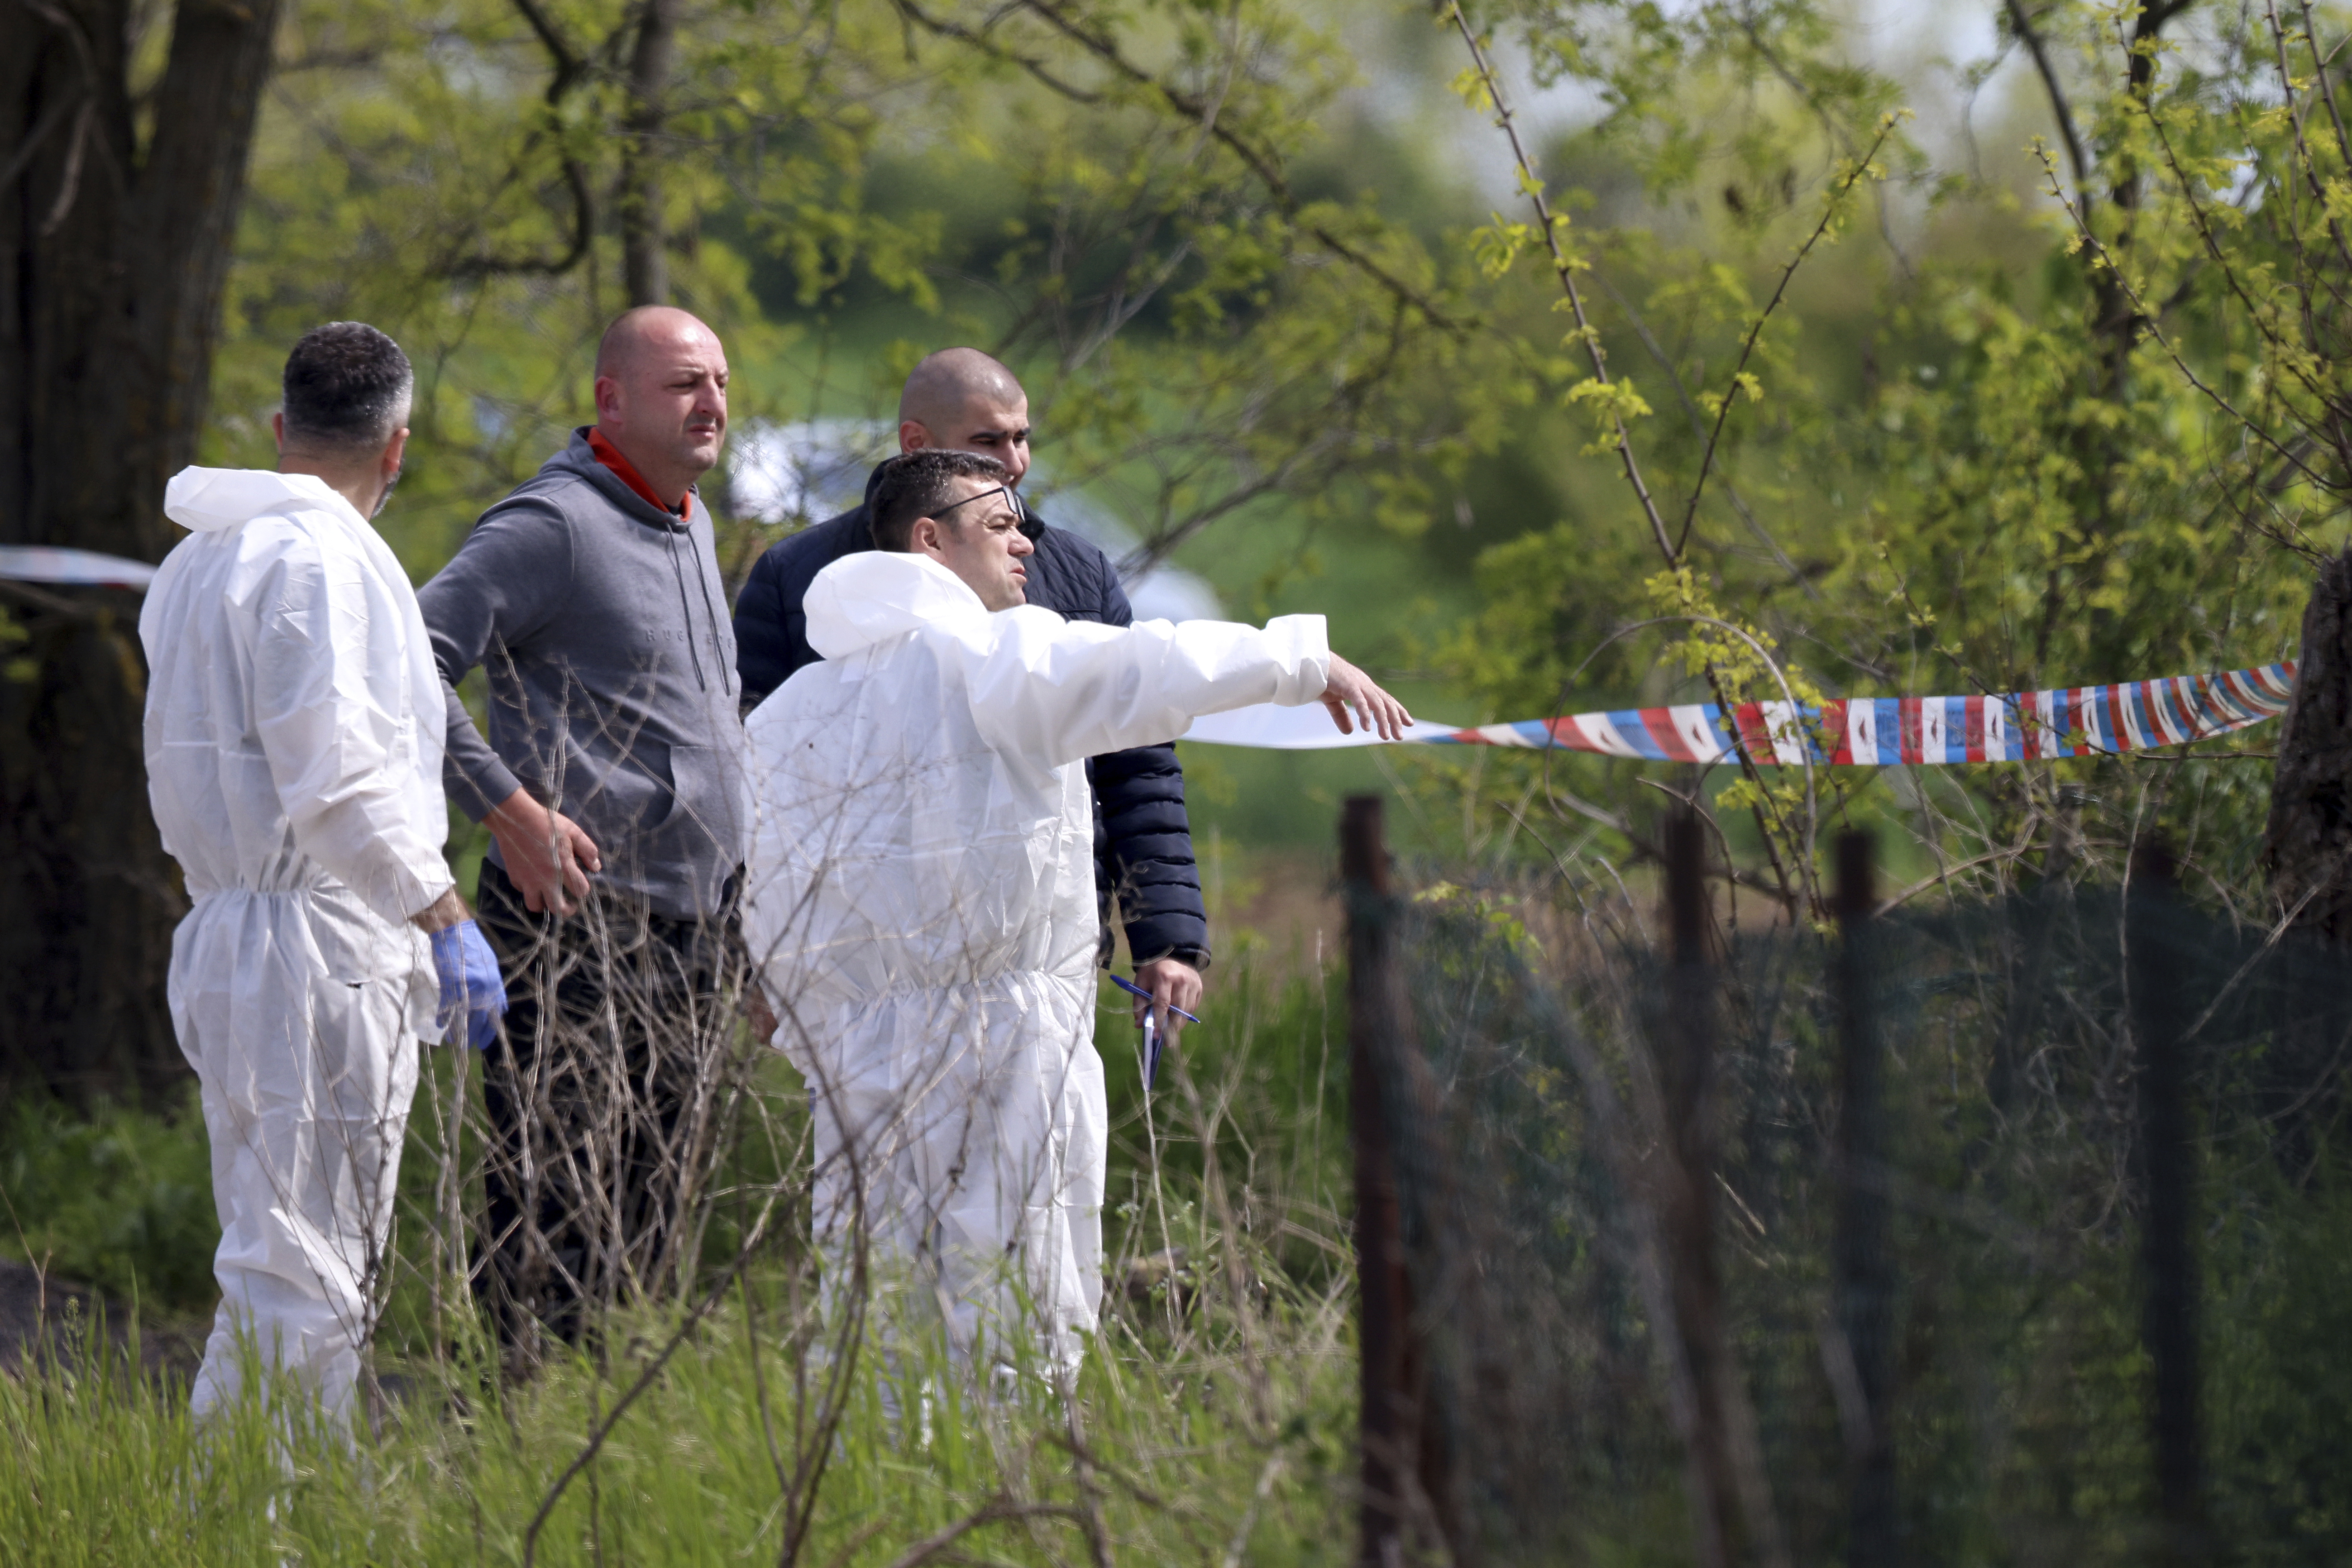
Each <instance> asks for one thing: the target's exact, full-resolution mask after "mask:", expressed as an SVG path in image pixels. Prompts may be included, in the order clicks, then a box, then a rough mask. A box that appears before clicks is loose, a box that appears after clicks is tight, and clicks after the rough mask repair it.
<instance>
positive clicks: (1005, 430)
mask: <svg viewBox="0 0 2352 1568" xmlns="http://www.w3.org/2000/svg"><path fill="white" fill-rule="evenodd" d="M927 447H940V448H945V449H948V450H950V451H959V452H975V453H978V454H979V455H981V456H982V457H985V458H995V459H996V460H997V461H998V462H999V463H1002V464H1003V465H1004V469H1005V472H1006V474H1007V475H1008V476H1009V477H1010V479H1011V480H1012V483H1013V485H1014V486H1015V487H1018V486H1019V485H1020V483H1021V480H1022V479H1023V477H1024V476H1025V475H1026V474H1027V473H1028V471H1029V395H1028V394H1027V393H1025V392H1024V391H1023V390H1022V389H1021V383H1020V382H1019V380H1018V379H1016V378H1015V377H1014V376H1013V373H1012V372H1011V371H1010V370H1007V369H1006V368H1005V367H1004V366H1003V364H1001V363H998V362H997V361H995V360H994V359H992V358H990V357H989V356H988V355H987V354H984V353H981V352H980V350H978V349H972V348H950V349H941V350H940V351H939V352H938V353H934V354H931V355H930V356H929V357H928V358H926V359H925V360H924V361H923V362H922V363H920V364H918V365H917V366H916V367H915V369H914V371H913V373H912V374H909V375H908V377H907V384H906V387H905V389H904V390H903V391H902V392H901V393H900V394H899V395H898V449H899V450H900V451H901V452H918V451H921V450H924V449H925V448H927ZM878 472H879V470H877V473H878ZM1016 496H1017V489H1016ZM871 500H873V484H872V482H871V481H868V483H867V486H866V501H867V502H870V501H871ZM1020 507H1021V531H1022V532H1023V533H1024V534H1026V535H1027V536H1028V537H1029V541H1030V542H1031V543H1032V544H1033V545H1034V546H1035V552H1034V554H1032V555H1030V556H1028V557H1027V558H1026V559H1025V560H1024V562H1023V565H1024V567H1026V568H1027V572H1028V582H1027V584H1026V588H1025V593H1026V595H1027V600H1026V602H1027V603H1029V604H1032V605H1042V606H1044V607H1045V608H1046V609H1049V610H1052V611H1055V613H1057V614H1059V615H1060V616H1062V617H1063V618H1064V619H1065V620H1071V621H1095V622H1099V623H1101V624H1103V625H1105V626H1128V625H1130V624H1131V623H1132V622H1133V621H1134V619H1135V612H1134V610H1133V609H1132V608H1130V607H1129V605H1128V602H1127V594H1126V592H1125V591H1124V590H1123V589H1122V588H1120V586H1119V583H1118V572H1117V571H1116V570H1114V569H1113V568H1112V566H1111V563H1109V561H1108V560H1107V559H1105V558H1104V556H1103V552H1101V551H1099V550H1097V549H1096V548H1095V547H1094V546H1093V545H1091V544H1089V543H1087V542H1086V541H1085V540H1083V539H1080V538H1079V537H1078V536H1077V535H1076V534H1074V533H1070V532H1068V531H1065V530H1062V529H1058V528H1049V527H1047V526H1046V524H1045V519H1043V518H1041V517H1039V516H1038V515H1037V513H1036V510H1035V509H1034V508H1032V507H1031V506H1030V505H1029V503H1028V501H1027V500H1025V499H1024V500H1020ZM866 519H867V508H866V503H860V504H859V505H858V506H856V507H854V508H852V509H851V510H848V511H845V512H843V513H842V514H841V515H840V516H839V517H835V518H832V519H829V520H827V521H824V522H821V523H818V524H817V525H815V526H814V527H813V528H809V529H805V530H803V531H801V532H799V533H796V534H794V535H793V536H792V537H791V538H790V539H786V540H784V541H782V542H780V543H778V544H776V545H774V546H773V547H772V548H771V549H770V550H769V551H768V552H767V553H766V554H764V555H762V556H761V558H760V561H759V563H758V564H757V565H755V566H754V567H752V568H751V578H750V580H749V581H747V582H746V583H745V584H743V592H742V595H740V597H739V598H738V599H737V600H736V601H735V640H736V645H737V647H738V648H739V649H740V654H739V664H738V668H740V670H741V672H742V676H743V696H744V700H745V702H746V703H747V704H749V703H755V702H757V701H759V700H761V698H763V697H765V696H766V695H767V694H768V693H769V692H771V691H772V690H773V689H776V688H777V687H779V686H782V684H783V683H784V681H785V680H786V679H788V678H789V677H790V676H791V675H792V673H793V671H794V670H796V669H799V668H802V667H803V666H804V665H810V664H814V663H815V662H816V661H817V656H816V653H815V650H814V649H813V648H811V647H809V644H808V617H807V616H805V615H804V614H803V612H802V606H801V600H802V598H803V595H806V594H807V593H808V589H809V584H811V583H812V582H814V580H815V578H816V574H818V573H819V572H822V571H823V570H824V568H825V567H827V566H829V565H831V564H832V563H834V562H835V561H838V560H840V559H841V558H842V557H844V556H845V555H850V554H854V553H856V552H858V551H861V550H871V549H873V548H874V547H875V545H874V539H873V534H872V532H871V531H870V530H869V529H868V527H867V522H866ZM1087 780H1088V782H1089V783H1090V784H1092V785H1093V786H1094V797H1095V895H1096V902H1097V912H1098V914H1099V915H1100V917H1101V921H1102V933H1103V935H1102V950H1103V956H1104V959H1105V961H1106V962H1108V957H1109V953H1110V947H1111V942H1110V915H1111V908H1112V905H1113V904H1114V903H1116V904H1117V905H1118V912H1119V915H1120V918H1121V919H1122V921H1124V923H1125V925H1126V928H1127V946H1128V951H1129V953H1130V954H1132V955H1133V957H1134V959H1135V978H1136V982H1137V984H1139V985H1141V986H1142V987H1143V988H1144V989H1145V990H1147V991H1149V992H1150V993H1151V994H1152V995H1153V997H1154V998H1155V999H1156V1000H1157V1002H1158V1003H1159V1004H1160V1005H1161V1006H1162V1007H1163V1008H1165V1007H1181V1008H1183V1009H1185V1010H1186V1011H1188V1012H1196V1011H1198V1010H1199V1009H1198V1006H1197V1004H1198V1003H1199V1001H1200V999H1201V971H1202V969H1204V968H1206V967H1207V965H1208V962H1209V920H1208V913H1207V910H1206V906H1205V905H1204V904H1203V903H1202V899H1201V878H1200V872H1199V870H1198V868H1196V867H1195V866H1194V864H1193V860H1192V825H1191V823H1190V822H1189V821H1188V820H1187V819H1186V816H1185V813H1184V774H1183V771H1182V769H1181V766H1180V765H1179V764H1178V763H1177V761H1176V748H1175V747H1174V746H1172V745H1161V746H1139V747H1137V748H1136V749H1134V750H1133V751H1127V752H1112V753H1110V754H1109V755H1107V756H1100V757H1095V758H1091V759H1089V760H1088V762H1087ZM1135 1006H1136V1022H1137V1025H1138V1026H1139V1027H1140V1026H1141V1022H1142V1008H1143V1006H1144V1004H1143V1003H1141V1002H1138V1003H1137V1004H1136V1005H1135ZM1162 1019H1163V1022H1170V1021H1172V1020H1169V1019H1168V1018H1167V1016H1166V1015H1165V1014H1164V1013H1163V1015H1162ZM1174 1022H1176V1026H1177V1027H1181V1021H1174Z"/></svg>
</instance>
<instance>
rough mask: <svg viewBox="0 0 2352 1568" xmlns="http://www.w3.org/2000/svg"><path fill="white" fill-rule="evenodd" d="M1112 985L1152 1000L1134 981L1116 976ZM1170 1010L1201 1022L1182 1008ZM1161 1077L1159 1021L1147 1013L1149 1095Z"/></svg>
mask: <svg viewBox="0 0 2352 1568" xmlns="http://www.w3.org/2000/svg"><path fill="white" fill-rule="evenodd" d="M1110 983H1111V984H1113V985H1116V986H1118V988H1119V989H1120V990H1121V991H1124V992H1126V993H1127V994H1129V995H1130V996H1140V997H1142V998H1143V999H1144V1000H1145V1001H1147V1002H1149V1001H1150V1000H1151V999H1152V996H1151V993H1150V992H1149V991H1146V990H1145V989H1144V988H1143V987H1142V986H1140V985H1138V984H1135V982H1133V981H1132V980H1121V979H1120V978H1119V977H1118V975H1116V974H1114V975H1112V976H1111V977H1110ZM1168 1010H1169V1011H1170V1012H1171V1013H1173V1014H1175V1015H1176V1016H1178V1017H1180V1018H1182V1019H1185V1020H1186V1021H1188V1022H1190V1023H1194V1024H1197V1023H1199V1022H1200V1021H1201V1020H1200V1019H1198V1018H1195V1017H1193V1016H1192V1014H1190V1013H1187V1012H1186V1011H1184V1009H1183V1008H1181V1007H1170V1008H1169V1009H1168ZM1159 1077H1160V1029H1159V1026H1158V1020H1157V1019H1155V1018H1153V1017H1152V1016H1151V1015H1150V1013H1146V1014H1144V1015H1143V1087H1144V1089H1145V1091H1146V1092H1147V1093H1148V1092H1150V1089H1151V1086H1152V1084H1153V1083H1154V1082H1156V1081H1157V1080H1158V1079H1159Z"/></svg>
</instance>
